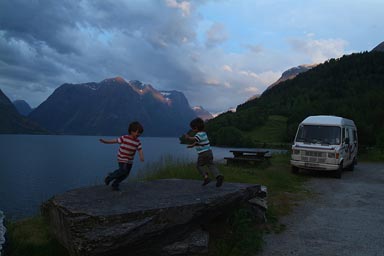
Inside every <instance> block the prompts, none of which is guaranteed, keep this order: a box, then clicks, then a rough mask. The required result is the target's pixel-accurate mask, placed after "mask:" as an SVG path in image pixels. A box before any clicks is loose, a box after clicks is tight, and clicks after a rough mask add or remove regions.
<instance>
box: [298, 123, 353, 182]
mask: <svg viewBox="0 0 384 256" xmlns="http://www.w3.org/2000/svg"><path fill="white" fill-rule="evenodd" d="M357 149H358V140H357V128H356V125H355V123H354V122H353V121H352V120H350V119H346V118H342V117H338V116H309V117H307V118H305V119H304V120H303V121H302V122H301V123H300V125H299V127H298V129H297V132H296V137H295V140H294V143H293V145H292V154H291V166H292V172H293V173H297V172H298V171H299V169H308V170H324V171H332V172H333V175H334V176H335V177H336V178H341V173H342V171H343V169H346V170H350V171H353V168H354V166H355V164H356V163H357Z"/></svg>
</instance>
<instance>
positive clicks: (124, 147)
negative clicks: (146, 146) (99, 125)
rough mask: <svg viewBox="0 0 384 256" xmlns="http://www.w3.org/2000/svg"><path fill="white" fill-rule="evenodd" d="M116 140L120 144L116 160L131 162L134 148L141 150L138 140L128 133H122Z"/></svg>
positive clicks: (134, 151)
mask: <svg viewBox="0 0 384 256" xmlns="http://www.w3.org/2000/svg"><path fill="white" fill-rule="evenodd" d="M117 142H118V143H119V144H120V147H119V152H118V154H117V161H118V162H119V163H132V162H133V158H134V157H135V153H136V150H141V142H140V140H139V139H134V138H132V137H131V136H130V135H124V136H121V137H120V138H118V139H117Z"/></svg>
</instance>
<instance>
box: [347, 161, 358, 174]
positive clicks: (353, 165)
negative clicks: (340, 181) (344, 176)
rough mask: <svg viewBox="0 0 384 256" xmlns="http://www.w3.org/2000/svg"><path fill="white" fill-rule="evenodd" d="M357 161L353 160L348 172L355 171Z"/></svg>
mask: <svg viewBox="0 0 384 256" xmlns="http://www.w3.org/2000/svg"><path fill="white" fill-rule="evenodd" d="M355 164H356V159H353V161H352V163H351V165H350V166H348V169H347V170H348V171H350V172H352V171H353V170H354V169H355Z"/></svg>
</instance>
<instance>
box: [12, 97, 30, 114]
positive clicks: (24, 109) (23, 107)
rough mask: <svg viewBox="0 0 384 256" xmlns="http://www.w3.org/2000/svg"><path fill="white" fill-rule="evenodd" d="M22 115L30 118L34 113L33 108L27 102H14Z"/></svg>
mask: <svg viewBox="0 0 384 256" xmlns="http://www.w3.org/2000/svg"><path fill="white" fill-rule="evenodd" d="M12 104H13V105H14V106H15V108H16V110H17V111H18V112H19V114H20V115H23V116H28V115H29V113H31V112H32V110H33V109H32V108H31V106H30V105H29V104H28V103H27V102H26V101H25V100H15V101H13V102H12Z"/></svg>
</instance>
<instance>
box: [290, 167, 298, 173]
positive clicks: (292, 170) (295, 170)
mask: <svg viewBox="0 0 384 256" xmlns="http://www.w3.org/2000/svg"><path fill="white" fill-rule="evenodd" d="M291 172H292V173H294V174H298V173H299V168H298V167H296V166H293V165H292V166H291Z"/></svg>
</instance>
